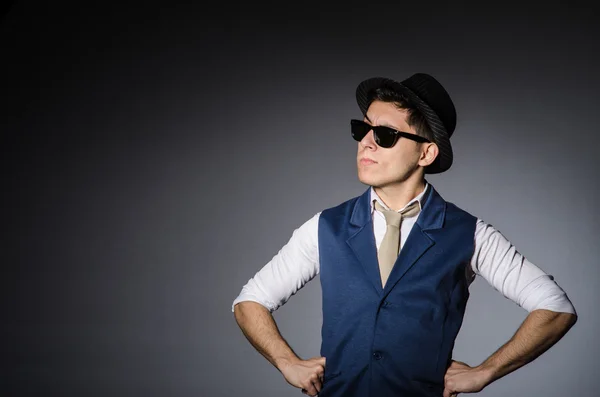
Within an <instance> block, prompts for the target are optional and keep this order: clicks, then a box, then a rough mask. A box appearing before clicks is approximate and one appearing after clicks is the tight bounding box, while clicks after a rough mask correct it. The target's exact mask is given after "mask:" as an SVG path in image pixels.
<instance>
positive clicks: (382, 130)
mask: <svg viewBox="0 0 600 397" xmlns="http://www.w3.org/2000/svg"><path fill="white" fill-rule="evenodd" d="M353 126H361V127H364V126H368V127H370V128H369V129H368V130H367V132H366V133H365V134H364V135H363V136H361V137H360V139H357V137H356V136H355V135H354V129H353ZM371 130H373V137H374V138H375V143H376V144H377V145H378V146H380V147H382V148H385V149H389V148H392V147H394V145H395V144H396V143H397V142H398V140H399V139H400V137H403V138H407V139H410V140H412V141H415V142H419V143H425V142H427V143H431V141H430V140H429V139H427V138H424V137H422V136H420V135H415V134H411V133H409V132H404V131H398V130H396V129H393V128H391V127H385V126H383V125H371V124H369V123H367V122H366V121H363V120H357V119H351V120H350V131H351V133H352V138H354V140H355V141H357V142H360V141H362V140H363V138H364V137H365V136H366V135H367V134H368V133H369V131H371ZM379 134H394V141H393V142H392V144H391V145H390V146H382V145H381V144H380V143H379V142H381V136H380V135H379Z"/></svg>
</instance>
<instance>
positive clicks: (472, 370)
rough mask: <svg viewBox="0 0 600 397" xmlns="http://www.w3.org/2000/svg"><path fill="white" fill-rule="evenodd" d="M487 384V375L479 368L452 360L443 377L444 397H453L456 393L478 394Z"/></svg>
mask: <svg viewBox="0 0 600 397" xmlns="http://www.w3.org/2000/svg"><path fill="white" fill-rule="evenodd" d="M488 382H489V377H488V375H487V374H486V373H485V372H484V371H483V370H481V369H480V368H477V367H470V366H469V365H467V364H465V363H463V362H462V361H455V360H452V363H451V364H450V367H448V369H447V370H446V375H445V376H444V386H445V387H444V397H455V396H458V393H477V392H480V391H481V390H483V388H484V387H486V386H487V385H488Z"/></svg>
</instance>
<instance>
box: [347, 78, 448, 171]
mask: <svg viewBox="0 0 600 397" xmlns="http://www.w3.org/2000/svg"><path fill="white" fill-rule="evenodd" d="M381 87H386V88H390V89H392V90H394V91H397V92H399V93H401V94H405V95H406V96H407V97H408V98H409V100H410V101H411V102H413V103H414V104H415V105H416V107H417V108H418V109H419V110H420V111H421V112H422V113H423V115H424V116H425V119H426V120H427V124H428V125H429V127H430V128H431V131H432V132H433V140H434V142H435V143H436V144H437V146H438V147H439V154H438V156H437V157H436V159H435V160H434V162H433V163H432V164H431V165H429V166H428V167H426V168H425V173H427V174H438V173H440V172H444V171H446V170H447V169H449V168H450V166H451V165H452V159H453V156H452V146H451V145H450V137H451V136H452V133H453V132H454V128H455V127H456V109H455V108H454V103H452V99H450V95H449V94H448V92H447V91H446V90H445V89H444V87H443V86H442V85H441V84H440V82H439V81H437V80H436V79H435V78H433V77H432V76H430V75H428V74H426V73H416V74H413V75H412V76H411V77H409V78H407V79H406V80H403V81H401V82H398V81H395V80H392V79H389V78H385V77H373V78H370V79H367V80H365V81H363V82H362V83H360V84H359V85H358V87H357V88H356V101H357V102H358V106H359V107H360V110H361V111H362V113H363V115H365V114H366V113H367V109H369V105H370V104H371V103H370V100H369V99H370V98H369V94H370V92H371V91H372V90H374V89H377V88H381Z"/></svg>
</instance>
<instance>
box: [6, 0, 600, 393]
mask: <svg viewBox="0 0 600 397" xmlns="http://www.w3.org/2000/svg"><path fill="white" fill-rule="evenodd" d="M86 3H87V2H82V3H81V4H80V5H79V6H73V5H69V6H63V5H53V6H49V5H47V4H45V5H41V4H35V3H30V2H16V3H15V4H14V5H13V6H12V8H10V9H9V11H8V13H7V14H6V15H5V17H4V19H3V21H2V25H1V36H0V43H1V48H2V52H1V53H2V55H1V57H2V61H1V68H2V69H1V70H0V71H1V72H2V73H1V74H0V76H1V77H0V78H1V79H2V80H1V85H0V93H1V98H2V110H1V111H2V114H1V118H0V129H1V131H2V145H1V147H2V156H1V158H2V163H3V167H2V169H3V171H4V176H3V178H2V185H3V189H2V193H3V194H2V199H3V204H2V207H1V208H2V218H1V219H2V226H3V231H4V233H3V238H2V240H1V241H2V250H1V251H2V259H1V262H2V277H1V280H2V288H1V292H2V312H1V313H2V322H1V327H0V332H1V337H2V354H1V362H2V372H1V375H0V382H1V389H0V394H1V395H3V396H33V395H36V396H54V395H56V396H144V397H150V396H173V397H179V396H181V397H183V396H255V395H256V396H259V395H260V396H300V395H302V394H301V392H300V391H299V390H298V389H294V388H292V387H291V386H289V385H288V384H287V383H286V382H285V380H284V379H283V377H282V376H281V375H280V373H279V372H278V371H277V370H276V369H275V368H274V367H272V366H271V365H270V364H269V363H268V362H267V361H266V360H265V359H264V358H263V357H262V356H260V355H259V354H258V353H257V352H256V351H255V350H254V349H253V348H252V347H251V346H250V344H249V343H248V342H247V341H246V339H245V338H244V336H243V335H242V333H241V331H240V330H239V328H238V326H237V325H236V323H235V321H234V319H233V315H232V313H231V303H232V301H233V299H234V298H235V297H236V296H237V294H238V293H239V292H240V290H241V287H242V286H243V284H244V283H245V282H246V281H247V280H248V279H249V278H250V277H251V276H252V275H254V273H255V272H256V271H258V270H259V269H260V268H261V267H262V266H263V265H264V264H265V263H266V262H267V261H268V260H270V259H271V258H272V256H273V255H275V254H276V253H277V251H278V250H279V249H280V248H281V246H282V245H283V244H285V243H286V242H287V241H288V239H289V237H290V236H291V233H292V231H293V230H294V229H295V228H297V227H298V226H300V225H301V224H302V223H303V222H304V221H306V220H307V219H308V218H309V217H311V216H312V215H314V214H315V213H316V212H317V211H320V210H322V209H324V208H327V207H330V206H334V205H336V204H339V203H341V202H342V201H345V200H347V199H349V198H351V197H354V196H357V195H359V194H360V193H362V192H363V191H364V189H366V186H364V185H362V184H361V183H360V182H358V180H357V178H356V169H355V154H356V142H354V141H353V140H352V139H351V137H350V133H349V131H348V123H349V121H348V120H349V119H350V118H354V117H357V116H360V114H359V109H358V107H357V105H356V103H355V99H354V90H355V87H356V85H357V84H358V83H359V82H360V81H361V80H363V79H365V78H368V77H371V76H376V75H380V76H389V77H394V78H397V79H404V78H406V77H408V76H410V75H411V74H412V73H415V72H426V73H430V74H432V75H434V76H436V77H437V78H438V79H439V80H440V81H441V82H442V83H443V84H444V85H445V86H446V88H447V89H448V91H449V92H450V93H451V95H452V97H453V99H454V101H455V104H456V107H457V109H458V127H457V130H456V132H455V135H454V136H453V138H452V142H453V146H454V150H455V163H454V165H453V167H452V168H451V169H450V170H449V171H448V172H446V173H444V174H441V175H436V176H431V177H429V181H430V182H431V183H433V184H434V185H435V187H436V188H437V189H438V191H439V192H440V193H441V194H442V196H443V197H444V198H445V199H446V200H448V201H451V202H454V203H456V204H457V205H459V206H460V207H462V208H463V209H465V210H467V211H469V212H471V213H472V214H474V215H476V216H478V217H480V218H482V219H484V220H486V221H487V222H489V223H491V224H492V225H494V226H495V227H496V228H498V229H499V230H500V231H501V232H503V233H504V234H505V235H506V236H507V237H508V238H509V239H510V240H511V241H512V242H513V243H514V244H515V245H516V246H517V248H518V249H519V250H520V252H522V253H523V254H524V255H525V256H527V257H528V259H530V260H531V261H532V262H534V263H535V264H537V265H538V266H540V267H541V268H542V269H544V270H545V271H546V272H548V273H550V274H552V275H554V277H555V279H556V281H557V282H558V283H559V284H560V285H561V286H562V287H563V288H564V289H565V290H566V291H567V293H568V296H569V297H570V299H571V300H572V301H573V303H574V304H575V306H576V308H577V310H578V313H579V316H580V318H579V322H578V323H577V324H576V325H575V327H574V328H573V329H572V330H571V332H570V333H569V334H567V336H566V337H565V338H564V339H563V340H561V341H560V342H559V343H558V344H557V345H555V346H554V347H552V348H551V349H550V350H549V351H548V352H547V353H545V354H544V355H543V356H542V357H541V358H540V359H538V360H537V361H534V362H533V363H531V364H529V365H527V366H525V367H524V368H522V369H520V370H518V371H517V372H515V373H513V374H510V375H508V376H507V377H505V378H503V379H501V380H499V381H497V382H496V383H494V384H492V385H491V386H489V387H488V388H487V389H485V390H484V391H483V392H482V393H480V395H481V396H486V397H494V396H506V395H509V396H547V397H554V396H578V397H593V396H597V395H598V392H597V387H596V380H597V377H598V375H599V372H598V364H599V362H598V354H599V353H600V349H599V347H598V342H597V339H596V338H595V336H596V335H597V333H598V326H599V322H600V314H599V311H598V309H597V306H596V305H597V302H598V294H599V293H598V288H597V286H598V275H599V272H598V264H597V258H598V256H599V253H600V252H599V248H598V242H599V237H600V236H599V232H598V230H599V229H598V227H597V224H598V222H599V221H600V218H599V211H598V209H597V208H598V204H597V203H598V200H599V199H600V197H599V194H598V187H599V171H598V169H599V167H600V160H599V156H598V144H599V143H600V137H599V134H598V126H597V125H598V121H597V120H598V110H597V109H598V106H599V105H600V99H599V96H598V88H600V84H599V83H600V78H599V77H598V74H597V72H596V71H597V70H599V69H600V61H599V56H598V50H599V48H598V41H597V37H598V34H599V33H600V31H599V30H600V29H599V27H598V24H597V20H596V18H597V13H594V12H593V10H592V5H593V2H588V3H573V2H571V3H570V4H571V5H570V6H569V7H567V6H559V5H557V4H553V3H544V5H543V8H541V6H538V5H536V4H533V3H532V4H531V5H529V4H527V2H520V3H519V4H518V5H509V4H506V3H500V4H497V5H491V4H488V2H483V5H481V6H479V7H474V6H473V5H471V6H469V7H467V6H461V5H460V4H458V3H454V2H452V3H450V2H449V3H448V4H446V3H442V2H440V4H435V3H419V5H416V4H415V2H396V3H395V5H394V6H384V5H375V4H374V3H369V2H365V3H363V4H356V5H352V4H350V3H346V4H345V5H344V6H343V7H337V6H329V5H323V4H320V5H319V4H316V3H315V4H310V3H304V5H302V6H300V5H297V4H296V2H288V3H285V4H284V3H283V2H282V3H280V4H277V5H275V4H273V5H266V4H265V5H261V4H258V3H254V2H252V3H250V4H248V5H245V6H240V5H234V4H229V3H225V2H223V3H222V4H216V5H215V4H210V5H211V6H212V7H214V8H213V9H209V7H208V6H209V4H205V5H201V4H198V5H195V6H184V5H174V4H173V3H169V5H167V4H163V5H161V6H158V5H150V4H143V3H140V4H128V5H124V4H123V3H119V4H114V5H110V4H105V3H98V4H95V5H89V4H88V5H86ZM232 242H233V243H232ZM320 304H321V294H320V285H319V281H318V277H317V278H316V279H314V280H313V281H312V282H310V283H308V284H307V285H306V286H305V287H304V289H302V290H301V291H299V293H298V294H297V295H296V296H294V297H293V298H292V299H291V300H290V301H289V302H288V303H287V304H286V305H285V306H284V307H282V308H281V309H279V310H278V311H277V312H276V313H275V318H276V320H277V322H278V324H279V326H280V329H281V332H282V333H283V335H284V337H285V338H286V339H287V340H288V341H289V343H290V344H291V345H292V346H293V348H294V349H295V350H296V351H297V352H298V354H300V355H301V356H302V357H305V358H308V357H313V356H316V355H318V354H319V347H320V325H321V308H320ZM525 316H526V312H525V311H524V310H523V309H521V308H519V307H518V306H516V305H515V304H514V303H512V302H511V301H509V300H507V299H504V298H503V297H502V296H501V295H500V294H499V293H498V292H496V291H495V290H493V289H492V288H491V287H490V286H489V285H488V284H487V283H486V282H485V281H483V280H482V279H477V280H476V281H475V282H474V284H473V285H472V287H471V299H470V301H469V305H468V309H467V313H466V318H465V322H464V325H463V327H462V329H461V331H460V334H459V338H458V340H457V344H456V348H455V358H456V359H459V360H462V361H465V362H467V363H469V364H471V365H477V364H479V363H480V362H481V361H482V360H484V359H485V358H486V357H487V356H488V355H489V354H491V353H492V352H493V351H494V350H495V349H497V348H498V347H499V346H500V345H501V344H503V343H504V342H505V341H507V340H508V339H509V338H510V337H511V336H512V334H513V332H514V331H515V330H516V329H517V327H518V326H519V324H520V323H521V321H522V320H523V319H524V318H525Z"/></svg>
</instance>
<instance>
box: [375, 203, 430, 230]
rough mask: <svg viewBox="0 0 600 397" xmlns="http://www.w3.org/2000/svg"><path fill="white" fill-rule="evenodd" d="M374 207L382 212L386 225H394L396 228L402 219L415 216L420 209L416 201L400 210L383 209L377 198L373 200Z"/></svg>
mask: <svg viewBox="0 0 600 397" xmlns="http://www.w3.org/2000/svg"><path fill="white" fill-rule="evenodd" d="M375 208H376V209H377V210H378V211H381V212H382V213H383V216H384V217H385V222H386V224H387V225H388V226H394V227H397V228H399V227H400V223H401V222H402V219H404V218H408V217H412V216H415V215H417V214H418V213H419V211H420V210H421V209H420V208H419V202H418V201H414V202H412V203H411V204H410V205H409V206H408V207H406V208H405V209H403V210H402V211H400V212H398V211H393V210H387V209H385V208H384V207H383V206H382V205H381V204H379V201H377V200H375Z"/></svg>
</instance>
